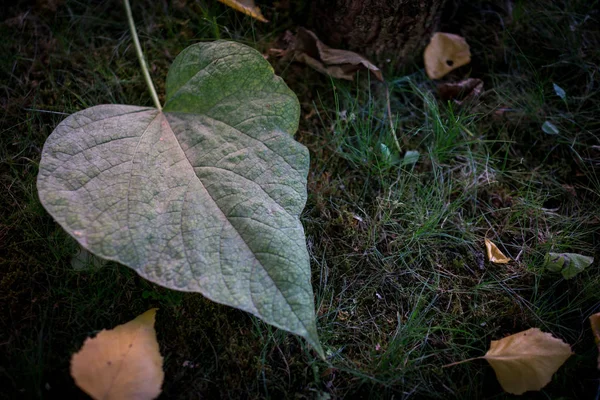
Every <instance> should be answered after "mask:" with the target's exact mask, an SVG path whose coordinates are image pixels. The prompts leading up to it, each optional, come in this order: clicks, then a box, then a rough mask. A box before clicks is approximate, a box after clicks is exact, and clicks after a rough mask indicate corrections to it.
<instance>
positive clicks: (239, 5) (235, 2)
mask: <svg viewBox="0 0 600 400" xmlns="http://www.w3.org/2000/svg"><path fill="white" fill-rule="evenodd" d="M219 1H220V2H221V3H223V4H225V5H228V6H229V7H231V8H233V9H234V10H237V11H239V12H243V13H244V14H246V15H249V16H251V17H252V18H255V19H257V20H259V21H261V22H269V21H268V20H267V19H266V18H265V17H263V15H262V13H261V12H260V8H258V7H257V6H256V5H255V4H254V0H219Z"/></svg>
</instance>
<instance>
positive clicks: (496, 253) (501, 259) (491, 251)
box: [484, 238, 510, 264]
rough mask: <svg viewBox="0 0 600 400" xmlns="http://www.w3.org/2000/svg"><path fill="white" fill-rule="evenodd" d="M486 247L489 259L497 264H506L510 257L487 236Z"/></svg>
mask: <svg viewBox="0 0 600 400" xmlns="http://www.w3.org/2000/svg"><path fill="white" fill-rule="evenodd" d="M484 240H485V248H486V250H487V256H488V259H489V260H490V261H491V262H493V263H495V264H506V263H508V262H509V261H510V258H508V257H506V256H505V255H504V254H502V252H501V251H500V249H498V247H497V246H496V245H495V244H494V243H492V241H491V240H489V239H488V238H485V239H484Z"/></svg>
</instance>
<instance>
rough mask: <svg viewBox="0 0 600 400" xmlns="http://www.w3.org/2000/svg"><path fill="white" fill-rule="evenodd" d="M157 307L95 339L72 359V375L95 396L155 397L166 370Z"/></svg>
mask: <svg viewBox="0 0 600 400" xmlns="http://www.w3.org/2000/svg"><path fill="white" fill-rule="evenodd" d="M155 317H156V308H153V309H151V310H148V311H146V312H145V313H144V314H142V315H140V316H138V317H137V318H135V319H134V320H131V321H129V322H127V323H126V324H123V325H119V326H117V327H115V328H114V329H111V330H103V331H102V332H100V333H99V334H98V335H96V337H95V338H87V339H86V340H85V342H84V343H83V347H82V348H81V350H79V352H77V353H75V354H74V355H73V358H72V359H71V376H72V377H73V379H75V383H76V384H77V386H79V387H80V388H81V389H82V390H83V391H84V392H86V393H87V394H89V395H90V396H91V397H92V398H94V399H103V400H111V399H114V400H117V399H137V400H145V399H154V398H156V397H158V395H159V394H160V387H161V386H162V382H163V378H164V373H163V370H162V364H163V359H162V357H161V355H160V351H159V348H158V342H157V341H156V332H155V330H154V320H155Z"/></svg>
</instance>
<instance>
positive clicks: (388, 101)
mask: <svg viewBox="0 0 600 400" xmlns="http://www.w3.org/2000/svg"><path fill="white" fill-rule="evenodd" d="M385 98H386V101H387V114H388V119H389V121H390V129H391V130H392V135H394V142H396V147H397V148H398V153H399V154H402V147H400V142H398V136H397V135H396V127H395V126H394V121H393V120H392V106H391V104H390V88H389V86H388V85H387V83H386V84H385Z"/></svg>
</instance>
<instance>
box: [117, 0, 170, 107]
mask: <svg viewBox="0 0 600 400" xmlns="http://www.w3.org/2000/svg"><path fill="white" fill-rule="evenodd" d="M123 3H124V4H125V12H126V13H127V20H128V22H129V29H130V30H131V37H132V38H133V44H134V46H135V52H136V53H137V56H138V60H139V61H140V66H141V67H142V73H143V74H144V79H145V80H146V85H148V90H150V94H151V95H152V100H154V105H155V106H156V108H158V111H162V106H161V105H160V100H158V95H157V94H156V89H155V88H154V84H153V83H152V78H150V72H149V71H148V65H147V64H146V60H145V59H144V53H142V46H140V40H139V39H138V35H137V32H136V30H135V23H134V22H133V15H132V14H131V6H130V5H129V0H123Z"/></svg>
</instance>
